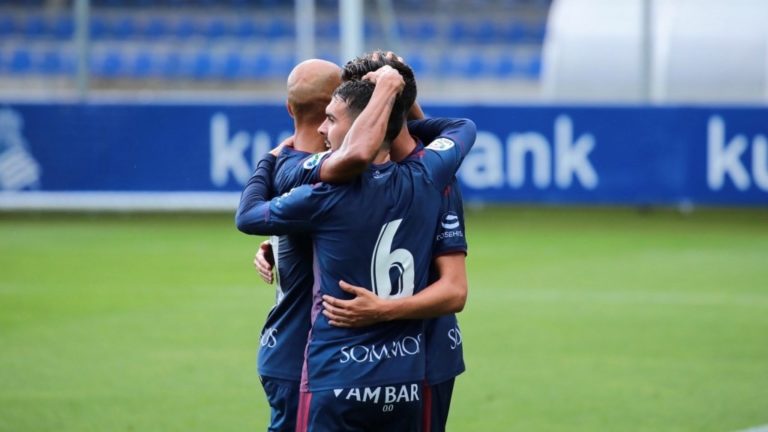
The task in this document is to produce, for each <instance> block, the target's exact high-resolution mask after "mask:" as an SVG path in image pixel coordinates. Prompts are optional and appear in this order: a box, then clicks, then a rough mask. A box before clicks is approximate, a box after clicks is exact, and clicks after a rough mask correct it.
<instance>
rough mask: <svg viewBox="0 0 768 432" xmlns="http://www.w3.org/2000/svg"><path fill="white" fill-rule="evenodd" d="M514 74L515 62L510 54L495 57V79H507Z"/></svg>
mask: <svg viewBox="0 0 768 432" xmlns="http://www.w3.org/2000/svg"><path fill="white" fill-rule="evenodd" d="M514 73H515V60H514V58H513V56H512V55H511V54H507V53H503V54H500V55H498V56H497V57H496V62H495V64H494V65H493V75H494V76H496V77H497V78H509V77H511V76H513V75H514Z"/></svg>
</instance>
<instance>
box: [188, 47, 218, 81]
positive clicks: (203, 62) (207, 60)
mask: <svg viewBox="0 0 768 432" xmlns="http://www.w3.org/2000/svg"><path fill="white" fill-rule="evenodd" d="M212 74H213V59H212V58H211V55H210V54H209V53H208V52H207V51H200V52H198V53H197V54H195V57H194V63H193V66H192V76H193V77H194V78H195V79H205V78H210V77H211V76H212Z"/></svg>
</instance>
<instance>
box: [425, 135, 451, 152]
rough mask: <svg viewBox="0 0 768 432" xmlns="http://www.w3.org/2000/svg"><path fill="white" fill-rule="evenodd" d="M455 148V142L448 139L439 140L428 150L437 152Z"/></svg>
mask: <svg viewBox="0 0 768 432" xmlns="http://www.w3.org/2000/svg"><path fill="white" fill-rule="evenodd" d="M453 146H454V143H453V141H451V140H449V139H448V138H438V139H436V140H434V141H432V143H430V144H429V145H428V146H427V148H428V149H430V150H435V151H446V150H448V149H450V148H451V147H453Z"/></svg>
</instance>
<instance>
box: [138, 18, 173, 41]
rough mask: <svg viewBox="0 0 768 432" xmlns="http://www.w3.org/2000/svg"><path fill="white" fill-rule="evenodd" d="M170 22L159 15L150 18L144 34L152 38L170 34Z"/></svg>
mask: <svg viewBox="0 0 768 432" xmlns="http://www.w3.org/2000/svg"><path fill="white" fill-rule="evenodd" d="M169 31H170V24H169V23H168V21H167V20H166V19H163V18H161V17H158V16H154V17H152V18H150V20H149V21H148V22H147V24H146V25H145V26H144V36H146V37H148V38H150V39H161V38H163V37H165V36H167V35H168V34H169Z"/></svg>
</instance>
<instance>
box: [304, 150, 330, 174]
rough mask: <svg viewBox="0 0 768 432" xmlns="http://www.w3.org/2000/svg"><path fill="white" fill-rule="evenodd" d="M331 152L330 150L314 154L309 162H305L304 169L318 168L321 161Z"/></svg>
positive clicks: (308, 159)
mask: <svg viewBox="0 0 768 432" xmlns="http://www.w3.org/2000/svg"><path fill="white" fill-rule="evenodd" d="M330 152H331V151H330V150H328V151H324V152H322V153H315V154H313V155H312V156H310V157H309V158H307V160H305V161H304V169H307V170H311V169H312V168H314V167H316V166H317V165H318V164H319V163H320V161H321V160H323V158H324V157H325V155H327V154H328V153H330Z"/></svg>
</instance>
